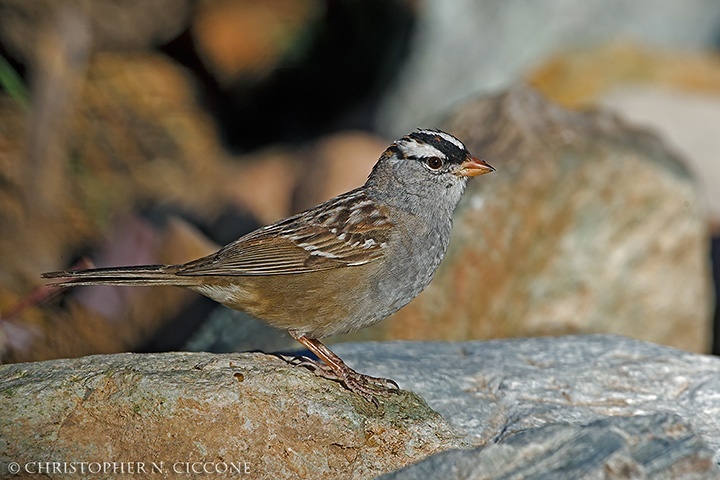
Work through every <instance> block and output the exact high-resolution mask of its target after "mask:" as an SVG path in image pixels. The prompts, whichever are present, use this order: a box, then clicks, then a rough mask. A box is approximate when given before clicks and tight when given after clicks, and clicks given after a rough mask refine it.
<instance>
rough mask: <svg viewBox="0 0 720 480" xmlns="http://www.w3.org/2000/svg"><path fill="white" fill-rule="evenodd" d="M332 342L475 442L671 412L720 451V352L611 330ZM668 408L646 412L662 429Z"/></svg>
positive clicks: (621, 425)
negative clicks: (697, 350) (455, 339)
mask: <svg viewBox="0 0 720 480" xmlns="http://www.w3.org/2000/svg"><path fill="white" fill-rule="evenodd" d="M334 351H335V352H336V353H337V354H338V355H340V356H341V357H342V358H343V359H344V360H345V361H346V362H347V363H348V364H350V365H351V366H353V368H357V369H358V370H360V371H363V372H366V373H368V374H371V375H379V376H384V377H389V378H393V379H394V380H396V381H397V382H398V384H399V385H400V386H401V388H403V389H407V390H410V391H413V392H415V393H417V394H419V395H420V396H422V397H423V398H424V399H425V400H426V401H427V403H428V405H429V406H430V407H431V408H433V409H434V410H436V411H437V412H439V413H440V414H441V415H443V417H445V419H446V420H448V422H449V423H450V424H451V425H452V426H454V427H455V428H456V429H458V430H459V431H461V432H463V433H464V434H465V435H467V436H468V438H469V439H470V441H471V442H472V443H474V444H476V445H486V444H493V443H497V442H499V441H503V439H507V438H509V437H511V436H513V435H515V434H519V433H521V432H524V431H527V430H532V429H537V428H541V427H546V426H548V425H574V426H579V425H586V424H591V423H592V422H597V421H598V420H602V419H604V418H607V417H618V419H619V420H618V422H619V423H613V425H615V427H613V428H616V427H617V428H622V429H626V428H631V425H634V424H633V423H627V424H624V423H623V421H624V420H622V419H628V418H632V417H633V416H646V415H655V414H667V413H670V414H673V415H676V416H677V417H679V418H681V419H682V423H683V424H687V425H688V426H689V429H690V430H691V431H692V432H694V433H695V434H697V435H699V436H700V437H701V438H702V440H703V442H705V443H706V444H707V445H708V446H709V448H710V449H711V451H712V452H714V456H715V462H718V461H720V421H718V419H719V418H720V358H717V357H713V356H708V355H699V354H693V353H687V352H683V351H680V350H675V349H672V348H668V347H663V346H659V345H655V344H651V343H645V342H641V341H637V340H632V339H628V338H623V337H617V336H612V335H591V336H569V337H555V338H552V337H548V338H533V339H517V340H498V341H488V342H461V343H443V342H388V343H382V344H341V345H337V346H335V348H334ZM665 418H669V417H663V416H662V415H660V416H659V417H655V420H648V421H650V422H651V423H654V426H653V428H654V429H660V428H663V427H662V425H664V424H665V423H664V422H666V420H664V419H665ZM628 422H634V420H628ZM642 422H644V421H642ZM642 422H641V423H640V424H642ZM678 425H679V426H678V427H677V428H678V429H680V430H681V431H682V430H683V429H684V428H685V427H683V426H682V424H680V423H678ZM632 428H636V427H632ZM568 431H574V430H568ZM538 435H540V434H538ZM538 438H540V437H538ZM694 441H695V440H693V442H694ZM623 448H624V447H623Z"/></svg>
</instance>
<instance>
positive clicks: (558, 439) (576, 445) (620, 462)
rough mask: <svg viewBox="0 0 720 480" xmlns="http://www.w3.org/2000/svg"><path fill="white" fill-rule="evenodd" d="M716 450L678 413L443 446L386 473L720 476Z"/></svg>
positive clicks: (570, 479) (400, 476)
mask: <svg viewBox="0 0 720 480" xmlns="http://www.w3.org/2000/svg"><path fill="white" fill-rule="evenodd" d="M719 475H720V470H719V469H718V468H717V467H716V465H714V464H713V460H712V451H711V450H710V449H709V448H708V447H707V445H706V444H705V443H704V442H703V441H702V439H701V438H700V437H699V436H697V435H695V434H693V433H692V432H691V431H690V430H689V429H688V428H687V427H686V426H685V425H684V424H683V423H682V421H681V420H680V419H679V418H678V417H677V416H676V415H673V414H668V413H664V414H663V413H658V414H653V415H643V416H637V417H615V418H606V419H603V420H597V421H595V422H592V423H590V424H588V425H583V426H570V425H561V424H558V425H551V426H547V427H539V428H533V429H530V430H527V431H524V432H522V433H518V434H516V435H513V436H511V437H509V438H507V439H504V440H502V441H500V442H498V443H496V444H493V445H490V446H487V447H484V448H475V449H471V450H452V451H448V452H443V453H438V454H435V455H433V456H431V457H430V458H428V459H426V460H423V461H421V462H418V463H416V464H414V465H411V466H409V467H406V468H403V469H402V470H400V471H397V472H394V473H391V474H387V475H383V476H381V477H379V478H381V479H384V480H405V479H408V480H410V479H415V478H442V479H444V480H450V479H458V480H460V479H468V478H472V479H478V480H479V479H492V478H503V479H518V480H519V479H541V478H542V479H545V478H547V479H550V478H552V479H553V480H576V479H579V478H583V479H589V478H597V479H607V478H616V479H621V478H623V479H630V478H637V479H640V478H652V479H655V480H659V479H667V480H673V479H677V478H683V479H716V478H718V476H719Z"/></svg>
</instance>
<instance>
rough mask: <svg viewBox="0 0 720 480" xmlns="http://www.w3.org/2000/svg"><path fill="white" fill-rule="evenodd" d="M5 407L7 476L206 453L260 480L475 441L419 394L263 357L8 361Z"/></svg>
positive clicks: (0, 428)
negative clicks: (380, 396)
mask: <svg viewBox="0 0 720 480" xmlns="http://www.w3.org/2000/svg"><path fill="white" fill-rule="evenodd" d="M0 410H1V411H2V412H3V413H2V415H1V416H0V476H2V477H4V476H5V475H7V474H8V470H7V468H9V463H10V462H18V463H19V464H20V465H21V467H22V469H23V470H21V472H23V473H28V471H26V470H24V469H25V468H26V465H27V468H29V472H32V471H35V472H37V471H38V469H39V468H40V467H39V466H38V464H37V462H60V463H61V464H62V465H61V466H60V467H59V468H61V469H68V468H71V467H68V466H67V465H68V464H69V463H71V462H74V463H73V465H74V468H75V469H76V470H77V471H76V472H75V473H76V474H75V475H73V478H97V477H98V476H99V475H97V473H98V472H97V471H95V473H94V474H93V472H92V471H90V472H88V471H86V473H85V474H80V473H79V472H80V470H79V469H80V468H81V466H82V464H81V463H80V462H85V463H86V466H85V468H86V469H87V468H94V469H95V470H97V467H88V464H90V463H93V464H96V463H99V464H101V465H102V464H103V462H116V463H119V462H132V464H133V468H135V469H136V470H137V469H138V468H139V463H142V464H143V465H144V467H145V468H146V470H152V468H153V465H161V470H160V471H161V472H162V473H163V476H164V477H168V476H172V473H173V472H174V471H175V470H176V468H180V470H183V469H184V468H185V465H186V464H187V462H190V463H193V462H200V464H201V465H207V466H208V467H207V468H210V469H211V470H212V471H218V470H216V469H217V468H219V469H220V470H223V469H227V476H228V477H235V476H237V472H238V471H241V472H244V471H245V470H246V469H247V470H248V471H249V473H250V475H251V478H272V479H276V478H320V477H328V478H372V477H375V476H377V475H379V474H382V473H386V472H390V471H393V470H396V469H397V468H400V467H401V466H404V465H407V464H408V463H411V462H414V461H417V460H420V459H422V458H424V457H427V456H428V455H429V454H431V453H434V452H437V451H441V450H447V449H448V448H453V447H460V446H463V445H465V442H464V441H463V440H462V439H461V438H460V437H459V436H458V435H457V434H456V433H455V432H454V431H453V430H452V429H451V428H450V427H449V426H448V425H447V423H446V422H445V421H444V420H443V419H442V418H441V417H440V416H439V415H438V414H437V413H435V412H433V411H432V410H430V409H429V408H428V407H427V405H425V403H424V402H423V401H422V400H421V399H420V398H419V397H417V396H415V395H413V394H411V393H409V392H400V393H399V394H394V395H389V396H388V397H387V398H385V399H384V400H383V402H382V403H381V404H380V406H379V407H375V406H374V405H373V404H371V403H369V402H367V401H366V400H364V399H362V398H360V397H358V396H356V395H354V394H352V393H350V392H348V391H347V390H344V389H343V388H342V387H341V386H340V385H339V384H337V383H336V382H332V381H329V380H323V379H320V378H317V377H316V376H315V375H313V374H312V373H311V372H309V371H308V370H306V369H304V368H301V367H292V366H289V365H288V364H287V363H286V362H284V361H282V360H280V359H279V358H277V357H274V356H271V355H263V354H236V355H211V354H203V353H166V354H145V355H137V354H119V355H97V356H90V357H84V358H80V359H76V360H53V361H47V362H37V363H24V364H12V365H3V366H0ZM153 462H154V463H153ZM160 462H162V464H160ZM176 462H179V463H178V464H176ZM51 468H53V467H51ZM125 468H128V467H127V466H126V467H125ZM63 471H66V470H61V472H60V473H62V472H63ZM66 472H67V473H72V472H70V471H66ZM110 473H112V471H111V472H110ZM233 473H235V475H233ZM105 476H107V477H109V476H112V475H105Z"/></svg>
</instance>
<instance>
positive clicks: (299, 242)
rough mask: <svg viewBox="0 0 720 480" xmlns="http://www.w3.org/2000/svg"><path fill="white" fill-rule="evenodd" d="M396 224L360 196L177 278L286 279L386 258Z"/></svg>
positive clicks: (242, 242) (232, 247) (193, 265)
mask: <svg viewBox="0 0 720 480" xmlns="http://www.w3.org/2000/svg"><path fill="white" fill-rule="evenodd" d="M391 226H392V222H390V220H389V219H388V218H387V214H386V211H384V209H382V208H381V207H378V206H376V205H375V204H374V203H373V202H372V201H371V200H370V199H368V198H367V197H366V196H365V194H364V193H363V192H362V191H361V190H353V191H351V192H348V193H346V194H344V195H341V196H339V197H336V198H334V199H332V200H330V201H329V202H326V203H324V204H322V205H319V206H317V207H315V208H313V209H312V210H308V211H306V212H303V213H301V214H299V215H296V216H294V217H291V218H289V219H287V220H283V221H281V222H278V223H275V224H272V225H268V226H267V227H264V228H261V229H259V230H256V231H254V232H252V233H250V234H248V235H246V236H244V237H242V238H240V239H238V240H236V241H235V242H233V243H231V244H229V245H227V246H226V247H224V248H222V249H221V250H219V251H218V252H216V253H214V254H212V255H209V256H207V257H204V258H201V259H199V260H195V261H194V262H190V263H187V264H185V265H183V266H182V267H180V270H179V271H178V272H177V274H178V275H281V274H289V273H306V272H314V271H318V270H327V269H331V268H338V267H344V266H353V265H364V264H366V263H369V262H372V261H375V260H377V259H379V258H381V257H382V255H383V252H384V249H385V247H386V246H387V241H388V239H389V233H390V227H391Z"/></svg>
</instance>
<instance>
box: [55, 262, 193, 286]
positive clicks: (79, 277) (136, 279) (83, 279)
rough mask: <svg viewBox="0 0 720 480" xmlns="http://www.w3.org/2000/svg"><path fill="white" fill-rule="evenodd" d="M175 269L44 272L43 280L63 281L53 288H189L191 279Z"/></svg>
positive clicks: (123, 268)
mask: <svg viewBox="0 0 720 480" xmlns="http://www.w3.org/2000/svg"><path fill="white" fill-rule="evenodd" d="M177 271H178V269H177V267H175V266H172V265H170V266H168V265H141V266H137V267H111V268H91V269H88V270H61V271H57V272H46V273H43V274H42V277H43V278H51V279H54V278H59V279H65V280H63V281H60V282H53V283H50V286H53V287H74V286H81V285H177V286H189V285H192V284H193V281H192V278H187V277H182V276H179V275H177Z"/></svg>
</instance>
